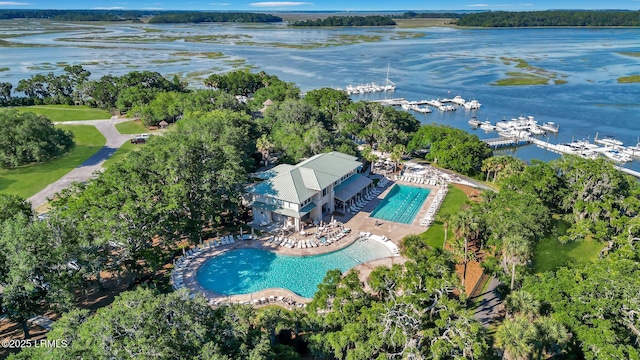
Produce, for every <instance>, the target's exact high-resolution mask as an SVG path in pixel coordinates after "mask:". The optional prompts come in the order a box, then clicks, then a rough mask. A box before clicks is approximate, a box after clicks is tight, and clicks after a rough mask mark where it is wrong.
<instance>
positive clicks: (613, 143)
mask: <svg viewBox="0 0 640 360" xmlns="http://www.w3.org/2000/svg"><path fill="white" fill-rule="evenodd" d="M593 142H595V143H596V144H600V145H604V146H606V147H618V146H622V141H620V140H616V139H614V138H613V136H605V137H604V138H602V139H598V134H596V138H595V139H594V140H593Z"/></svg>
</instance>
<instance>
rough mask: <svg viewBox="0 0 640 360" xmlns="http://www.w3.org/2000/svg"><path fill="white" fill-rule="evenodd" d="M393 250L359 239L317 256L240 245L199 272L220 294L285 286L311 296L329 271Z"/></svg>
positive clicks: (202, 281) (206, 285)
mask: <svg viewBox="0 0 640 360" xmlns="http://www.w3.org/2000/svg"><path fill="white" fill-rule="evenodd" d="M392 255H393V254H392V253H391V251H389V249H387V248H386V247H385V246H384V245H382V244H380V243H378V242H377V241H373V240H365V241H356V242H355V243H353V244H351V245H349V246H348V247H346V248H344V249H340V250H338V251H334V252H332V253H328V254H322V255H315V256H287V255H278V254H276V253H274V252H271V251H265V250H260V249H236V250H230V251H227V252H225V253H223V254H221V255H219V256H216V257H214V258H211V259H209V260H208V261H207V262H206V263H204V264H203V265H202V266H201V267H200V268H199V269H198V272H197V274H196V277H197V279H198V282H199V283H200V285H201V286H202V287H203V288H205V289H207V290H211V291H215V292H216V293H218V294H224V295H238V294H248V293H252V292H256V291H260V290H264V289H269V288H284V289H288V290H291V291H292V292H294V293H295V294H298V295H300V296H302V297H306V298H311V297H313V294H315V292H316V290H317V287H318V284H320V283H321V282H322V280H323V279H324V277H325V275H326V273H327V271H329V270H332V269H340V270H341V271H342V272H345V271H347V270H349V269H351V268H352V267H354V266H356V265H358V264H360V263H363V262H367V261H371V260H375V259H380V258H384V257H388V256H392Z"/></svg>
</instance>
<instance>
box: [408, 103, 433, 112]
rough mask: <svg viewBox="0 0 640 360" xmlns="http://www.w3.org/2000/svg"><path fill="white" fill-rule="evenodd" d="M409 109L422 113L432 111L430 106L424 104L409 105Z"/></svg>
mask: <svg viewBox="0 0 640 360" xmlns="http://www.w3.org/2000/svg"><path fill="white" fill-rule="evenodd" d="M410 110H413V111H415V112H419V113H422V114H428V113H431V112H433V110H431V109H430V108H428V107H426V106H425V107H422V106H418V105H410Z"/></svg>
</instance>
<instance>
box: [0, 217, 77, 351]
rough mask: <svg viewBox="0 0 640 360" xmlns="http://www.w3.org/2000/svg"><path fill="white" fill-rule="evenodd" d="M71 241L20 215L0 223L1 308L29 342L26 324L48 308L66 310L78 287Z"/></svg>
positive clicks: (58, 232)
mask: <svg viewBox="0 0 640 360" xmlns="http://www.w3.org/2000/svg"><path fill="white" fill-rule="evenodd" d="M74 248H75V241H74V238H73V237H70V236H68V234H67V233H65V232H63V231H59V230H58V229H54V228H52V227H51V226H50V225H49V224H48V223H47V222H44V221H33V217H27V216H25V215H24V214H22V213H18V214H16V215H15V216H14V217H13V218H10V219H8V220H5V221H4V222H3V223H2V230H1V232H0V253H1V254H2V255H0V284H2V286H3V288H4V290H3V293H2V308H3V310H4V312H5V313H6V314H7V316H8V317H9V318H10V319H12V320H13V321H16V322H17V323H19V324H21V325H22V329H23V332H24V337H25V339H27V338H29V327H28V325H27V320H28V319H30V318H31V317H32V316H34V315H37V314H40V313H44V312H45V311H46V310H47V309H48V308H49V307H57V308H58V309H63V310H64V309H67V308H68V307H69V306H70V305H71V304H72V303H73V286H74V285H76V284H77V283H78V280H79V279H78V277H77V274H78V273H77V268H75V267H73V266H71V267H70V266H69V263H70V262H72V261H73V260H74V257H75V253H74V250H73V249H74Z"/></svg>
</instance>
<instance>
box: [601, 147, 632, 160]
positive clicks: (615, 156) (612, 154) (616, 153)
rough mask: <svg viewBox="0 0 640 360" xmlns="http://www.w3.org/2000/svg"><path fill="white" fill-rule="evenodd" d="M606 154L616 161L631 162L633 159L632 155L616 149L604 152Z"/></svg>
mask: <svg viewBox="0 0 640 360" xmlns="http://www.w3.org/2000/svg"><path fill="white" fill-rule="evenodd" d="M603 154H604V156H606V157H608V158H609V159H611V160H613V161H615V162H619V163H620V162H629V161H631V156H629V155H627V154H623V153H621V152H619V151H618V150H615V149H609V150H608V151H605V152H603Z"/></svg>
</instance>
